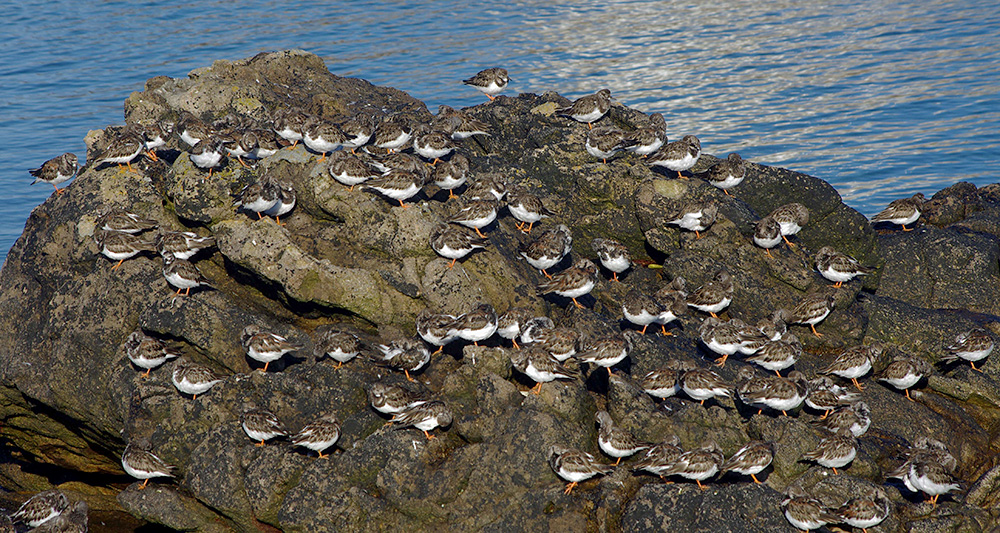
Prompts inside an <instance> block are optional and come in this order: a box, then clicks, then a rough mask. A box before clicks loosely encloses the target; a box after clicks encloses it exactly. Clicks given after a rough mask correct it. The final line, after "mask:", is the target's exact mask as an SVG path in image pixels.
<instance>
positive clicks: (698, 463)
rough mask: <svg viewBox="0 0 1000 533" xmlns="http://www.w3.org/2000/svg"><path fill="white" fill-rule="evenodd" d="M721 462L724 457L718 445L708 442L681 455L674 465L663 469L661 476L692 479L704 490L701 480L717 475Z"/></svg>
mask: <svg viewBox="0 0 1000 533" xmlns="http://www.w3.org/2000/svg"><path fill="white" fill-rule="evenodd" d="M723 461H725V456H723V455H722V450H720V449H719V445H718V444H716V443H715V442H714V441H709V442H707V443H706V444H705V445H704V446H702V447H701V448H698V449H696V450H691V451H689V452H684V453H682V454H681V456H680V457H678V458H677V461H675V462H674V464H672V465H670V466H669V467H667V468H665V469H663V473H662V474H661V475H662V476H664V477H666V476H673V475H677V476H681V477H683V478H686V479H693V480H694V481H695V483H697V484H698V488H699V489H701V490H705V488H706V487H705V486H704V485H702V484H701V482H702V480H705V479H708V478H710V477H712V476H714V475H715V474H717V473H718V472H719V467H720V466H722V463H723Z"/></svg>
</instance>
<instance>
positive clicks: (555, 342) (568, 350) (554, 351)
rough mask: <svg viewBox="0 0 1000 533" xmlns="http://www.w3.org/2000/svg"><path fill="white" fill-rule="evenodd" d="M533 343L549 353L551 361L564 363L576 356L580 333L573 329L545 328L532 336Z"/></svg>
mask: <svg viewBox="0 0 1000 533" xmlns="http://www.w3.org/2000/svg"><path fill="white" fill-rule="evenodd" d="M534 342H536V343H537V344H538V346H540V347H542V348H543V349H545V351H547V352H549V355H550V356H552V358H553V359H555V360H556V361H559V362H560V363H564V362H566V360H568V359H569V358H570V357H573V356H574V355H576V349H577V345H578V344H579V343H580V333H579V332H578V331H577V330H575V329H573V328H547V329H542V330H540V331H537V332H536V333H535V334H534Z"/></svg>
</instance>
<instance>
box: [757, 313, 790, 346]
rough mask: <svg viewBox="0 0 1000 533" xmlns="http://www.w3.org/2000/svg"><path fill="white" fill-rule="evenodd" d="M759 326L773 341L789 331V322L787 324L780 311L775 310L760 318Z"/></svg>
mask: <svg viewBox="0 0 1000 533" xmlns="http://www.w3.org/2000/svg"><path fill="white" fill-rule="evenodd" d="M757 328H758V329H760V332H761V333H763V334H764V335H766V336H767V338H769V339H771V340H772V341H776V340H778V339H780V338H781V337H782V336H784V334H785V333H786V332H788V324H785V320H784V319H783V318H782V313H781V312H780V311H775V312H773V313H771V316H766V317H764V318H762V319H760V320H758V321H757Z"/></svg>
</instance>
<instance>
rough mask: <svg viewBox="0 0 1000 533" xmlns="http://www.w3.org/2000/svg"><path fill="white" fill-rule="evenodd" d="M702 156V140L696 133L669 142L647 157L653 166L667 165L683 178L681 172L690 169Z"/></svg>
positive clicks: (647, 161) (647, 160) (666, 166)
mask: <svg viewBox="0 0 1000 533" xmlns="http://www.w3.org/2000/svg"><path fill="white" fill-rule="evenodd" d="M699 157H701V141H699V140H698V138H697V137H695V136H694V135H685V136H684V137H682V138H681V140H679V141H673V142H668V143H667V144H664V145H663V146H661V147H660V149H659V150H657V151H656V153H654V154H653V155H651V156H649V158H647V159H646V163H647V164H648V165H649V166H652V167H665V168H667V169H669V170H673V171H674V172H676V173H677V177H678V178H683V177H684V176H682V175H681V172H683V171H685V170H690V169H691V167H693V166H694V165H695V163H697V162H698V158H699Z"/></svg>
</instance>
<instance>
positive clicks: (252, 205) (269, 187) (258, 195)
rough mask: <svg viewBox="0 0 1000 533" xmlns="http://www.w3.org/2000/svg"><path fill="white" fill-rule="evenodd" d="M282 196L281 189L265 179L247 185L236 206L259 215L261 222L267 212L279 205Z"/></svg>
mask: <svg viewBox="0 0 1000 533" xmlns="http://www.w3.org/2000/svg"><path fill="white" fill-rule="evenodd" d="M280 194H281V189H280V188H279V187H278V185H277V184H276V183H275V182H273V181H271V180H270V179H267V178H266V177H265V178H261V179H258V180H257V181H255V182H253V183H251V184H250V185H247V186H246V188H244V189H243V190H242V191H241V192H240V199H239V200H237V201H236V205H238V206H240V208H242V209H246V210H247V211H251V212H254V213H257V219H258V220H259V219H261V218H263V217H264V212H265V211H267V210H268V209H271V208H272V207H274V206H275V205H277V203H278V196H279V195H280Z"/></svg>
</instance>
